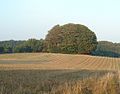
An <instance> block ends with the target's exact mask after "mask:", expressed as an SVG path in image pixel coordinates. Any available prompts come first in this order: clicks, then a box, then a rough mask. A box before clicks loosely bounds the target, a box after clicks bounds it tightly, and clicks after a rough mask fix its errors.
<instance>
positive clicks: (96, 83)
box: [0, 53, 120, 94]
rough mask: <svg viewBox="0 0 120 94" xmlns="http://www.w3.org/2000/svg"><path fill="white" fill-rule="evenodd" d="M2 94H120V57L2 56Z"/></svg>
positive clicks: (0, 61) (62, 55)
mask: <svg viewBox="0 0 120 94" xmlns="http://www.w3.org/2000/svg"><path fill="white" fill-rule="evenodd" d="M0 94H120V58H108V57H96V56H89V55H67V54H50V53H32V54H26V53H23V54H5V55H0Z"/></svg>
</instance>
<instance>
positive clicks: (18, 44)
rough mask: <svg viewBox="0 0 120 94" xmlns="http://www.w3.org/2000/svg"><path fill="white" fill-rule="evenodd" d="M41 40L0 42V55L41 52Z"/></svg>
mask: <svg viewBox="0 0 120 94" xmlns="http://www.w3.org/2000/svg"><path fill="white" fill-rule="evenodd" d="M42 49H43V40H42V39H41V40H36V39H29V40H27V41H13V40H10V41H1V42H0V53H21V52H41V51H42Z"/></svg>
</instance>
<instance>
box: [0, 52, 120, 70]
mask: <svg viewBox="0 0 120 94" xmlns="http://www.w3.org/2000/svg"><path fill="white" fill-rule="evenodd" d="M0 69H4V70H8V69H12V70H13V69H15V70H16V69H25V70H29V69H47V70H50V69H52V70H53V69H54V70H55V69H58V70H59V69H62V70H63V69H75V70H77V69H88V70H119V69H120V58H108V57H96V56H88V55H67V54H50V53H33V54H5V55H0Z"/></svg>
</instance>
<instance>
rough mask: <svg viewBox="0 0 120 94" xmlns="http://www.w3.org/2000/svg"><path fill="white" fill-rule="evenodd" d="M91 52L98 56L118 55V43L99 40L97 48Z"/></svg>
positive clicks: (119, 45)
mask: <svg viewBox="0 0 120 94" xmlns="http://www.w3.org/2000/svg"><path fill="white" fill-rule="evenodd" d="M92 54H93V55H98V56H109V57H120V43H112V42H108V41H99V42H98V46H97V49H96V50H95V51H94V52H93V53H92Z"/></svg>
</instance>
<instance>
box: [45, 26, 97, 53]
mask: <svg viewBox="0 0 120 94" xmlns="http://www.w3.org/2000/svg"><path fill="white" fill-rule="evenodd" d="M45 44H46V47H47V51H48V52H54V53H78V54H90V53H91V52H92V51H94V50H95V49H96V47H97V38H96V35H95V34H94V32H92V31H91V30H90V29H88V28H87V27H86V26H84V25H80V24H66V25H63V26H59V25H56V26H55V27H53V28H52V29H51V30H50V31H49V33H48V35H47V36H46V39H45Z"/></svg>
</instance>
